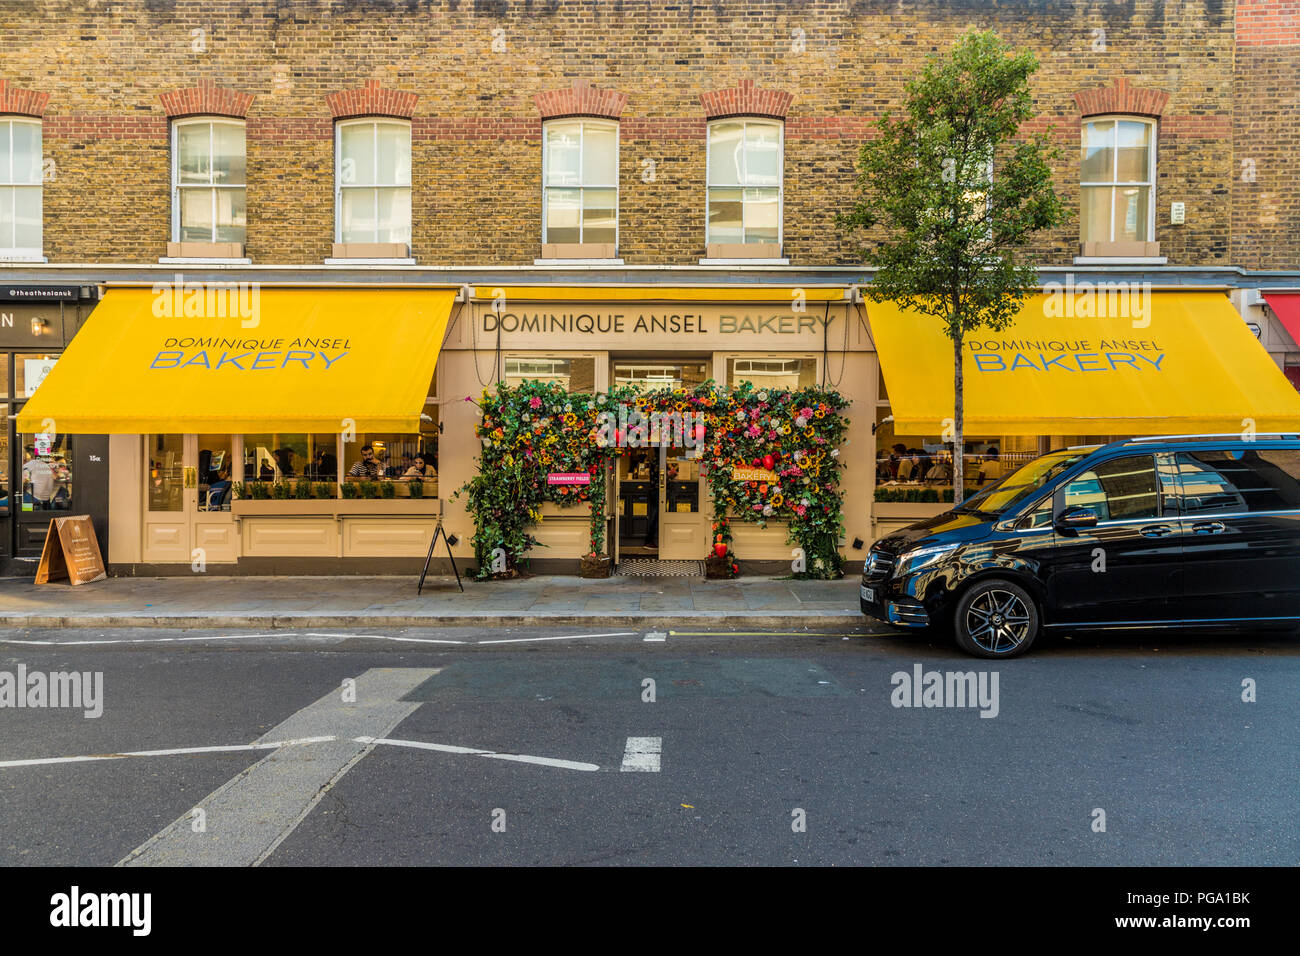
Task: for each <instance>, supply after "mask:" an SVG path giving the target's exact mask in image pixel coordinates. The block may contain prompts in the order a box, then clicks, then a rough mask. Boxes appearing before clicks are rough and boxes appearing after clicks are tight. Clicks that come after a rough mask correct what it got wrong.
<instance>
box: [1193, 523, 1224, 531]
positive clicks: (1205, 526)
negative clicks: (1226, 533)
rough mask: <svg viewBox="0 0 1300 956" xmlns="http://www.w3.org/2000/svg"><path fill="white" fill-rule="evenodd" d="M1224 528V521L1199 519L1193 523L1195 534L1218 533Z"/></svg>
mask: <svg viewBox="0 0 1300 956" xmlns="http://www.w3.org/2000/svg"><path fill="white" fill-rule="evenodd" d="M1222 530H1224V524H1223V522H1222V521H1198V522H1196V524H1194V525H1192V533H1193V534H1218V533H1219V532H1220V531H1222Z"/></svg>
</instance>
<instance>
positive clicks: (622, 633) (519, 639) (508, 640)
mask: <svg viewBox="0 0 1300 956" xmlns="http://www.w3.org/2000/svg"><path fill="white" fill-rule="evenodd" d="M635 633H636V631H611V632H610V633H609V634H565V635H564V636H562V637H510V638H505V639H503V640H496V641H479V642H478V643H480V644H526V643H528V642H529V641H574V640H577V639H578V638H580V637H630V636H631V635H633V634H635Z"/></svg>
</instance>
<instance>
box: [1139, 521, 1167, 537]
mask: <svg viewBox="0 0 1300 956" xmlns="http://www.w3.org/2000/svg"><path fill="white" fill-rule="evenodd" d="M1138 531H1139V532H1141V534H1142V536H1143V537H1146V538H1163V537H1164V536H1165V535H1167V534H1173V531H1174V529H1173V528H1171V527H1169V525H1167V524H1148V525H1143V526H1142V527H1141V528H1139V529H1138Z"/></svg>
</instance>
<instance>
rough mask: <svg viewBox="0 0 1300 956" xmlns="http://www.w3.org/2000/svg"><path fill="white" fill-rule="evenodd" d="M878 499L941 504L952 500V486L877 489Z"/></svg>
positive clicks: (892, 501)
mask: <svg viewBox="0 0 1300 956" xmlns="http://www.w3.org/2000/svg"><path fill="white" fill-rule="evenodd" d="M875 498H876V500H877V501H883V502H891V503H898V502H902V503H906V504H939V503H941V502H942V503H945V504H946V503H949V502H951V501H952V489H951V488H889V487H882V488H877V489H876V494H875Z"/></svg>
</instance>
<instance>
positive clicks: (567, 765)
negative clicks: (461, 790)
mask: <svg viewBox="0 0 1300 956" xmlns="http://www.w3.org/2000/svg"><path fill="white" fill-rule="evenodd" d="M354 739H355V740H356V741H357V742H358V743H364V744H389V745H391V746H394V747H411V748H413V749H415V750H438V751H441V752H442V753H449V754H472V755H473V756H475V757H490V758H491V759H493V760H514V761H516V762H518V763H535V764H538V765H540V766H543V767H559V768H560V769H561V770H588V771H590V770H599V769H600V765H599V764H594V763H580V762H578V761H576V760H557V759H556V758H554V757H530V756H529V755H527V754H503V753H497V752H496V751H494V750H478V749H476V748H474V747H455V746H453V745H451V744H431V743H426V742H425V741H423V740H392V739H389V738H387V737H357V738H354Z"/></svg>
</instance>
